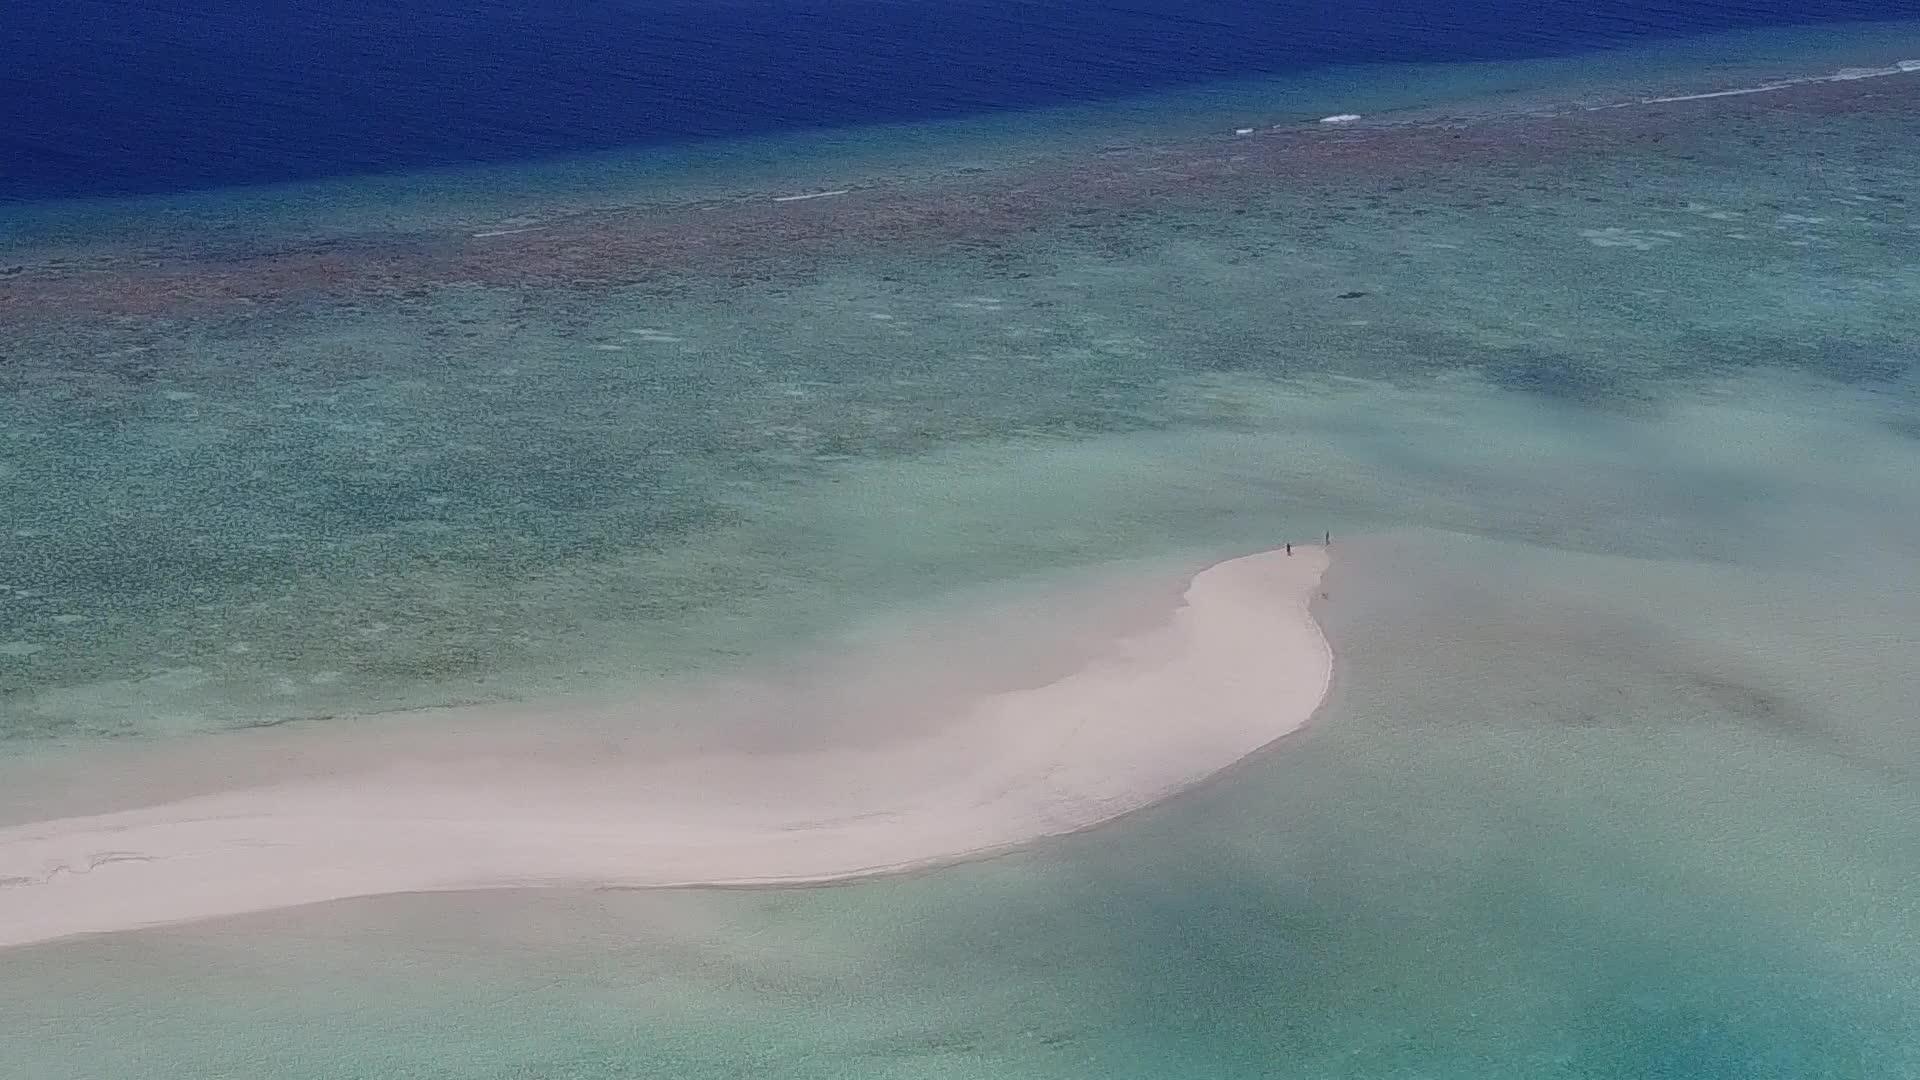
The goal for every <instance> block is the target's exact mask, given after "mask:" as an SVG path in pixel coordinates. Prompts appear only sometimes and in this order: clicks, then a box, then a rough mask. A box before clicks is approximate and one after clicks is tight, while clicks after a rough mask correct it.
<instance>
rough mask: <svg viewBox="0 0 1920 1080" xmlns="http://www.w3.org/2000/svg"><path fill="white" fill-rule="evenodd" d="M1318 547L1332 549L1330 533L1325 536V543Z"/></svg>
mask: <svg viewBox="0 0 1920 1080" xmlns="http://www.w3.org/2000/svg"><path fill="white" fill-rule="evenodd" d="M1320 546H1321V547H1332V546H1333V534H1332V533H1328V534H1327V539H1326V542H1325V543H1323V544H1321V545H1320Z"/></svg>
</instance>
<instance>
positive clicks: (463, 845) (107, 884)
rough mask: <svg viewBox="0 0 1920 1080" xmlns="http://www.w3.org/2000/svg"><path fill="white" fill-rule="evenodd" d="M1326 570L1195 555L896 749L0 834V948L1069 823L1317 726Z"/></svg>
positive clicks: (858, 852)
mask: <svg viewBox="0 0 1920 1080" xmlns="http://www.w3.org/2000/svg"><path fill="white" fill-rule="evenodd" d="M1326 566H1327V556H1326V553H1325V552H1324V551H1323V550H1321V549H1319V548H1313V547H1304V546H1301V547H1296V548H1295V550H1294V553H1293V554H1292V555H1291V556H1289V555H1287V554H1285V553H1284V552H1279V551H1275V552H1267V553H1263V554H1259V555H1254V556H1249V557H1246V558H1241V559H1236V560H1232V561H1229V562H1225V563H1222V564H1219V565H1217V566H1214V567H1211V568H1209V569H1207V570H1204V571H1202V572H1201V573H1200V574H1198V575H1197V576H1195V577H1194V579H1193V580H1192V582H1191V584H1190V585H1189V587H1188V589H1187V591H1186V594H1185V601H1184V603H1183V604H1182V605H1181V606H1180V607H1179V608H1178V610H1176V611H1174V612H1172V613H1171V615H1170V617H1169V618H1167V619H1166V620H1165V621H1164V622H1162V623H1161V625H1159V626H1158V627H1156V628H1155V629H1152V630H1150V631H1146V632H1143V633H1139V634H1136V635H1134V636H1131V637H1126V638H1124V639H1121V640H1116V641H1113V642H1111V643H1110V644H1109V646H1108V647H1106V648H1105V649H1103V650H1101V651H1100V652H1099V653H1098V656H1099V658H1098V659H1096V660H1094V661H1093V662H1091V663H1088V664H1086V665H1085V666H1083V667H1081V668H1079V669H1078V670H1076V671H1073V672H1072V673H1071V674H1068V675H1065V676H1064V677H1061V678H1058V679H1055V680H1053V681H1050V682H1047V683H1045V684H1044V685H1039V686H1030V687H1024V688H1018V689H1008V688H1007V687H1008V686H1010V685H1017V684H1018V680H1017V679H1016V678H1012V677H1009V678H1007V679H1003V680H1001V681H1000V682H999V683H998V684H997V685H993V684H991V682H990V681H989V682H988V683H986V684H983V685H982V686H981V687H980V688H979V690H978V692H977V693H975V694H973V695H971V700H969V701H968V702H967V703H965V704H964V705H960V706H958V707H955V706H952V705H951V704H949V703H945V702H943V703H942V704H941V705H940V706H939V707H940V708H942V709H947V710H949V713H948V715H943V716H939V717H934V718H928V717H913V718H912V720H913V722H912V723H911V724H903V725H902V727H903V729H905V730H907V731H909V732H911V733H912V734H911V735H910V736H909V737H905V738H898V737H896V738H869V739H864V740H861V739H854V738H847V739H845V740H844V741H843V742H842V743H841V744H840V745H836V746H830V747H809V748H805V749H801V750H793V751H780V752H752V753H746V752H738V753H726V752H708V753H702V754H698V755H691V756H689V755H679V756H673V755H658V756H654V755H638V754H634V753H631V752H627V751H620V750H610V751H609V752H607V753H606V754H604V755H602V756H600V757H599V758H590V759H585V760H583V759H581V757H580V756H579V755H570V756H564V757H563V756H554V757H551V758H547V757H543V756H542V755H541V754H539V753H537V752H534V753H527V754H524V755H516V756H513V757H509V758H500V757H476V756H461V755H457V754H450V755H448V757H447V759H446V760H445V761H441V762H433V761H426V762H421V761H411V762H408V763H406V764H404V765H400V766H392V767H385V768H369V769H367V770H364V771H357V770H349V771H341V772H338V773H332V774H324V775H319V776H313V777H305V778H299V779H293V780H283V781H275V782H269V783H266V784H263V785H259V786H248V787H239V788H235V789H233V790H227V791H216V792H207V793H202V794H197V795H194V796H193V797H190V798H185V799H181V800H179V801H172V802H166V803H163V804H160V805H153V806H147V807H142V808H137V809H130V810H121V811H117V812H113V813H106V814H98V815H92V816H79V817H63V818H58V819H55V820H46V821H37V822H27V823H21V824H15V825H11V826H8V827H4V828H0V946H4V945H20V944H26V943H30V942H37V941H46V940H50V939H54V938H60V937H66V936H69V935H74V934H84V933H95V932H104V931H114V930H124V929H131V928H136V927H142V926H153V925H158V924H164V923H172V922H181V921H187V920H195V919H204V918H210V917H215V916H220V915H231V914H238V913H241V912H248V911H258V910H265V909H270V908H279V907H287V906H292V905H297V904H305V903H312V902H317V901H324V900H332V899H339V898H344V897H353V896H366V895H374V894H380V893H393V892H411V891H430V890H453V889H478V888H499V887H525V886H624V887H662V886H674V885H693V884H714V885H720V884H729V885H740V884H767V885H772V884H781V883H803V882H821V881H828V880H833V879H837V878H847V877H857V876H862V875H869V874H876V873H884V872H888V871H897V870H905V869H911V868H916V867H924V866H929V865H935V864H939V863H942V862H948V861H953V860H958V859H963V858H967V857H969V856H976V855H980V854H983V853H988V852H993V851H997V850H1001V849H1004V848H1008V847H1011V846H1014V845H1018V844H1021V843H1024V842H1027V841H1031V840H1034V839H1037V838H1040V837H1045V836H1052V835H1057V834H1060V833H1066V832H1071V831H1074V830H1078V829H1084V828H1087V827H1089V826H1092V825H1096V824H1098V823H1100V822H1103V821H1107V820H1109V819H1111V818H1114V817H1116V816H1118V815H1120V814H1124V813H1126V812H1128V811H1130V810H1135V809H1138V808H1140V807H1142V806H1146V805H1148V804H1150V803H1153V802H1155V801H1158V800H1160V799H1163V798H1165V797H1167V796H1169V795H1171V794H1173V793H1175V792H1177V791H1180V790H1181V789H1183V788H1187V787H1190V786H1192V785H1194V784H1196V783H1198V782H1200V781H1201V780H1204V779H1205V778H1206V777H1208V776H1209V775H1211V774H1213V773H1216V772H1218V771H1220V770H1221V769H1223V768H1226V767H1227V766H1229V765H1231V764H1233V763H1234V762H1236V761H1238V760H1240V759H1241V758H1243V757H1246V756H1247V755H1248V754H1251V753H1253V752H1254V751H1256V750H1259V749H1260V748H1261V747H1263V746H1265V745H1267V744H1268V743H1270V742H1272V741H1273V740H1275V739H1277V738H1279V737H1281V736H1283V735H1285V734H1287V733H1288V732H1290V731H1293V730H1294V729H1296V728H1298V727H1300V726H1301V725H1302V724H1304V723H1305V722H1306V721H1307V720H1308V718H1309V717H1310V716H1311V715H1312V714H1313V712H1314V710H1315V709H1316V708H1317V707H1318V706H1319V704H1320V702H1321V701H1322V699H1323V698H1324V697H1325V695H1326V692H1327V688H1328V684H1329V680H1330V678H1331V673H1332V657H1331V653H1330V652H1329V649H1328V647H1327V643H1326V641H1325V639H1324V638H1323V637H1322V636H1321V634H1320V630H1319V628H1318V626H1317V625H1316V624H1315V623H1314V621H1313V619H1312V617H1311V615H1310V614H1309V610H1308V605H1309V602H1310V601H1311V599H1312V598H1313V596H1314V595H1315V591H1316V589H1317V586H1318V584H1319V581H1320V577H1321V574H1322V572H1323V571H1324V570H1325V568H1326ZM903 708H911V703H907V704H905V705H903ZM476 711H477V710H476ZM490 711H491V712H492V713H494V714H498V713H499V712H500V711H501V710H500V709H493V710H490ZM509 711H511V712H513V713H514V714H515V715H514V716H512V717H510V719H511V720H512V721H513V722H514V723H520V724H525V725H528V726H530V727H538V726H541V725H546V726H549V727H551V728H553V729H555V730H563V729H564V728H565V726H566V725H567V724H568V722H569V717H568V716H567V715H566V714H565V713H564V712H560V711H556V710H555V709H546V710H540V709H536V708H535V707H534V706H530V705H529V706H520V707H518V708H517V709H512V710H509ZM450 712H452V711H451V710H450ZM456 719H457V716H456ZM490 719H491V720H494V721H497V720H498V719H499V717H498V716H497V715H494V716H492V717H490Z"/></svg>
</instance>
